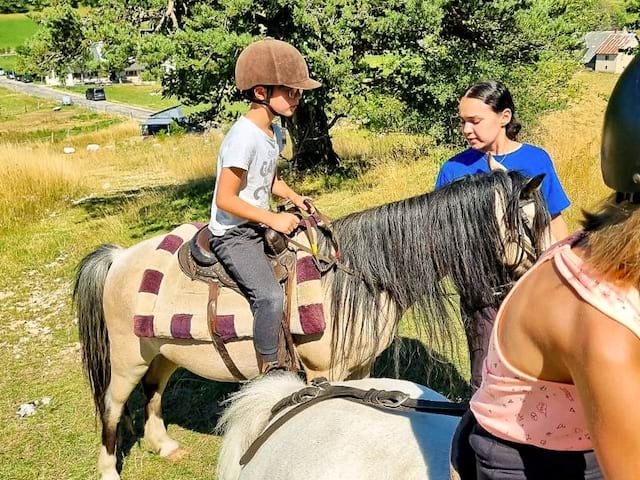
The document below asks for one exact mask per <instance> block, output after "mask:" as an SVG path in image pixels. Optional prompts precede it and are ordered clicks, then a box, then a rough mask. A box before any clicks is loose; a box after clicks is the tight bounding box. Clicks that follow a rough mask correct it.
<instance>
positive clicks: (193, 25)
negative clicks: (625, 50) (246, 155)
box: [88, 0, 615, 169]
mask: <svg viewBox="0 0 640 480" xmlns="http://www.w3.org/2000/svg"><path fill="white" fill-rule="evenodd" d="M605 1H615V0H491V1H489V0H406V1H402V0H258V1H248V0H109V1H107V2H106V3H103V4H102V6H100V7H97V8H96V9H95V10H94V13H93V15H92V27H91V33H90V34H88V36H89V37H91V38H93V39H95V40H98V39H100V40H103V41H104V43H105V49H104V55H105V58H106V59H107V62H109V65H111V66H113V67H114V68H115V67H116V66H121V65H123V64H124V62H125V61H128V60H129V59H131V58H134V57H135V58H136V59H137V60H138V61H139V62H142V63H145V64H147V65H149V68H150V69H151V71H152V72H154V73H155V74H157V75H159V76H161V77H162V82H163V86H164V91H165V93H166V94H168V95H176V96H177V97H179V98H180V99H181V100H182V101H183V102H185V103H186V104H200V103H209V104H211V109H210V110H209V112H207V114H206V115H207V116H208V118H210V119H217V120H218V121H220V120H224V119H228V118H229V116H230V115H231V113H232V112H233V111H234V109H232V108H230V106H231V105H232V102H233V101H237V100H239V96H238V94H237V92H236V91H235V88H234V83H233V73H234V63H235V59H236V58H237V56H238V54H239V52H240V51H241V50H242V48H244V47H245V46H246V45H248V44H249V43H251V42H252V41H254V40H256V39H258V38H261V37H264V36H272V37H274V38H278V39H282V40H286V41H289V42H290V43H292V44H293V45H295V46H296V47H298V48H299V49H300V50H301V52H302V53H303V55H304V56H305V57H306V58H307V61H308V63H309V65H310V69H311V71H312V74H313V75H314V76H315V77H317V78H319V79H320V80H321V81H322V82H323V88H321V89H319V90H316V91H313V92H311V93H309V94H306V95H305V97H304V102H303V104H302V106H301V107H300V108H299V109H298V110H297V112H296V115H295V116H294V118H293V119H292V120H291V121H290V122H287V123H288V125H287V126H288V127H289V129H290V131H291V133H292V137H293V143H294V146H295V162H296V165H297V167H298V168H300V169H308V168H312V167H313V166H315V165H320V166H325V167H332V166H335V165H336V164H337V163H338V161H339V159H338V157H337V156H336V155H335V153H334V152H333V149H332V148H331V141H330V137H329V127H330V125H331V124H332V121H333V119H335V118H337V117H340V116H347V117H349V118H350V119H352V120H353V121H357V122H361V123H362V124H363V125H364V126H366V127H368V128H371V129H384V130H404V131H416V132H425V133H427V134H429V135H431V136H432V137H434V138H435V139H437V140H445V141H449V140H451V139H454V138H458V137H459V135H458V134H457V121H455V120H454V118H453V117H454V116H455V115H454V114H455V112H456V103H457V100H458V98H459V96H460V95H461V94H462V92H463V91H464V89H465V88H466V87H467V86H468V85H470V84H471V83H473V82H475V81H477V80H479V79H483V78H498V79H500V80H503V81H505V82H506V83H507V84H508V85H509V86H510V87H511V88H512V89H513V90H514V91H515V92H516V93H517V101H518V105H519V106H522V108H521V113H522V114H523V116H524V117H525V118H529V119H530V118H533V117H534V116H535V115H536V114H538V113H539V112H541V111H544V110H545V109H548V108H552V107H557V105H559V104H561V103H562V101H563V100H564V98H565V94H566V89H567V84H568V83H569V79H570V77H571V75H572V73H573V71H574V69H575V68H576V67H577V62H576V58H575V55H574V53H575V51H576V50H578V49H579V48H580V47H581V44H580V42H581V34H582V33H583V32H585V31H587V30H589V29H592V28H594V27H595V26H596V25H598V24H599V22H601V21H602V20H601V15H600V14H601V12H602V9H603V8H604V7H603V2H605ZM167 61H168V62H169V63H170V64H171V69H169V70H168V71H167V68H166V67H167ZM532 78H535V79H536V80H535V81H532Z"/></svg>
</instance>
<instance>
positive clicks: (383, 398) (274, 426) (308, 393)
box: [240, 377, 469, 465]
mask: <svg viewBox="0 0 640 480" xmlns="http://www.w3.org/2000/svg"><path fill="white" fill-rule="evenodd" d="M332 398H342V399H344V400H349V401H351V402H355V403H360V404H362V405H366V406H368V407H372V408H377V409H380V410H386V411H388V410H391V411H401V412H421V413H433V414H438V415H450V416H454V417H461V416H462V415H464V414H465V412H466V411H467V410H468V409H469V404H468V403H467V402H462V403H452V402H446V401H438V400H425V399H421V398H410V397H409V395H408V394H406V393H404V392H400V391H397V390H376V389H373V388H372V389H370V390H362V389H360V388H354V387H345V386H342V385H331V384H330V383H329V382H328V381H327V379H326V378H324V377H320V378H317V379H315V380H313V381H312V384H311V386H309V387H306V388H303V389H302V390H299V391H297V392H295V393H293V394H291V395H289V396H288V397H286V398H283V399H282V400H280V401H279V402H278V403H276V404H275V405H274V407H273V408H272V409H271V419H273V418H274V417H275V416H276V415H277V414H278V413H280V412H281V411H282V410H283V409H285V408H288V407H293V408H291V410H289V411H287V412H285V413H284V414H283V415H282V416H281V417H279V418H277V419H276V420H275V421H274V422H273V423H271V424H270V425H269V426H268V427H267V428H266V430H265V431H264V432H262V434H261V435H260V436H259V437H258V438H256V439H255V441H254V442H253V443H252V444H251V446H250V447H249V448H248V449H247V451H246V452H245V454H244V455H243V456H242V458H241V459H240V465H246V464H247V463H249V462H250V461H251V459H252V458H253V457H254V456H255V454H256V452H257V451H258V449H259V448H260V447H261V446H262V444H264V443H265V442H266V441H267V439H268V438H269V437H270V436H271V435H273V433H274V432H275V431H276V430H278V429H279V428H280V427H281V426H282V425H284V424H285V423H286V422H287V421H288V420H289V419H291V418H292V417H294V416H295V415H297V414H299V413H301V412H303V411H304V410H306V409H307V408H309V407H310V406H311V405H314V404H316V403H319V402H322V401H324V400H330V399H332Z"/></svg>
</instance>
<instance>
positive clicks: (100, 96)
mask: <svg viewBox="0 0 640 480" xmlns="http://www.w3.org/2000/svg"><path fill="white" fill-rule="evenodd" d="M84 96H85V97H86V99H87V100H93V101H94V102H97V101H99V100H106V99H107V96H106V95H105V93H104V88H87V91H86V92H85V94H84Z"/></svg>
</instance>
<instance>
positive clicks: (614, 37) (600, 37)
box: [582, 30, 638, 63]
mask: <svg viewBox="0 0 640 480" xmlns="http://www.w3.org/2000/svg"><path fill="white" fill-rule="evenodd" d="M585 43H586V47H587V51H586V52H585V54H584V55H583V57H582V63H589V62H590V61H591V60H592V59H593V57H594V56H595V55H615V54H617V53H618V52H619V51H620V50H625V49H627V48H635V47H637V46H638V37H637V36H636V34H635V33H632V32H626V31H622V32H617V31H612V30H607V31H602V32H589V33H587V34H586V35H585Z"/></svg>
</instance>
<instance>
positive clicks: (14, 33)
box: [0, 13, 38, 65]
mask: <svg viewBox="0 0 640 480" xmlns="http://www.w3.org/2000/svg"><path fill="white" fill-rule="evenodd" d="M37 31H38V24H37V23H35V22H34V21H33V20H31V19H30V18H29V17H27V16H26V15H25V14H24V13H7V14H4V15H0V51H2V50H3V49H11V50H13V49H14V48H15V47H17V46H19V45H22V44H23V43H24V41H25V40H26V39H27V38H29V37H31V36H32V35H33V34H34V33H36V32H37ZM0 65H2V63H0Z"/></svg>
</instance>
